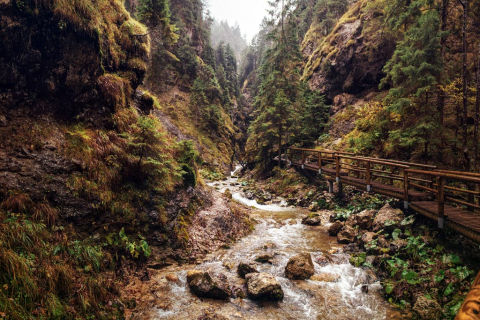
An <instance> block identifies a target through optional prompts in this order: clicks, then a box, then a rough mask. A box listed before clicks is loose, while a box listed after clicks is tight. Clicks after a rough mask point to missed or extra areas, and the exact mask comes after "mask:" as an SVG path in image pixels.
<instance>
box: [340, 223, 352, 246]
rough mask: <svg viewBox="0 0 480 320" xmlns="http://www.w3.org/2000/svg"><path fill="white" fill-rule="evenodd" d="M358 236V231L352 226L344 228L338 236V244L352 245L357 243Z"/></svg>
mask: <svg viewBox="0 0 480 320" xmlns="http://www.w3.org/2000/svg"><path fill="white" fill-rule="evenodd" d="M356 236H357V230H355V229H354V228H352V227H350V226H344V227H343V228H342V230H340V232H339V233H338V235H337V241H338V243H344V244H347V243H352V242H354V241H355V237H356Z"/></svg>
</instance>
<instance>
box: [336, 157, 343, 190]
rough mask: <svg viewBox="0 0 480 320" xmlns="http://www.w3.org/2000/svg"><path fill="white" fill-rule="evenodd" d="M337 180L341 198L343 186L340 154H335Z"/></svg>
mask: <svg viewBox="0 0 480 320" xmlns="http://www.w3.org/2000/svg"><path fill="white" fill-rule="evenodd" d="M335 167H336V168H335V169H336V170H335V180H336V182H337V187H338V196H339V197H341V196H342V194H343V185H342V181H341V180H340V173H341V167H340V156H339V155H338V154H335Z"/></svg>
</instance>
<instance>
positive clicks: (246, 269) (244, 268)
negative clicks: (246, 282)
mask: <svg viewBox="0 0 480 320" xmlns="http://www.w3.org/2000/svg"><path fill="white" fill-rule="evenodd" d="M256 272H258V271H257V267H256V265H255V264H253V263H248V262H241V263H239V264H238V268H237V273H238V275H239V276H240V277H241V278H245V276H246V275H247V274H249V273H256Z"/></svg>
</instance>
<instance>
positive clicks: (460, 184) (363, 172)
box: [277, 148, 480, 320]
mask: <svg viewBox="0 0 480 320" xmlns="http://www.w3.org/2000/svg"><path fill="white" fill-rule="evenodd" d="M277 160H278V158H277ZM280 161H282V162H283V163H286V164H287V165H293V166H295V167H300V168H302V169H304V170H309V171H313V172H315V173H317V174H318V175H320V176H321V177H323V178H324V179H325V180H327V181H328V186H329V191H330V192H332V193H333V185H334V183H336V184H337V186H338V190H339V192H342V189H343V187H342V186H343V185H344V184H345V185H351V186H354V187H355V188H357V189H359V190H363V191H367V192H372V193H376V194H381V195H385V196H389V197H393V198H397V199H400V200H403V202H404V206H405V208H411V209H413V210H414V211H415V212H417V213H419V214H421V215H423V216H425V217H427V218H429V219H432V220H434V221H437V222H438V227H439V228H440V229H443V228H446V227H447V228H451V229H453V230H455V231H457V232H459V233H461V234H463V235H464V236H466V237H468V238H470V239H472V240H474V241H476V242H480V205H479V204H480V173H472V172H461V171H448V170H440V169H438V168H437V167H436V166H432V165H426V164H420V163H412V162H405V161H397V160H389V159H378V158H370V157H364V156H358V155H355V154H352V153H346V152H338V151H330V150H315V149H300V148H289V149H288V152H287V154H286V155H284V156H282V157H281V159H280ZM455 319H456V320H463V319H472V320H473V319H480V273H479V274H478V276H477V279H476V280H475V283H474V285H473V287H472V289H471V291H470V293H469V294H468V296H467V298H466V299H465V301H464V303H463V305H462V307H461V308H460V310H459V313H458V314H457V317H456V318H455Z"/></svg>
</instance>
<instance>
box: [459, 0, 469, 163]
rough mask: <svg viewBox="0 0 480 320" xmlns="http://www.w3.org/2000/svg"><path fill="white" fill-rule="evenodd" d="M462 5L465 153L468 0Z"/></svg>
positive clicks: (464, 146) (464, 142)
mask: <svg viewBox="0 0 480 320" xmlns="http://www.w3.org/2000/svg"><path fill="white" fill-rule="evenodd" d="M461 3H462V5H463V27H462V38H463V48H462V51H463V58H462V64H463V68H462V69H463V70H462V86H463V112H462V123H461V125H462V131H463V132H462V133H463V141H462V148H463V153H464V154H465V155H466V154H467V153H468V148H467V138H468V137H467V132H468V130H467V129H468V128H467V127H468V125H467V118H468V96H467V95H468V92H467V19H468V9H469V0H463V2H461ZM468 162H469V161H468V156H465V169H466V170H468V168H469V166H470V165H469V163H468Z"/></svg>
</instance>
